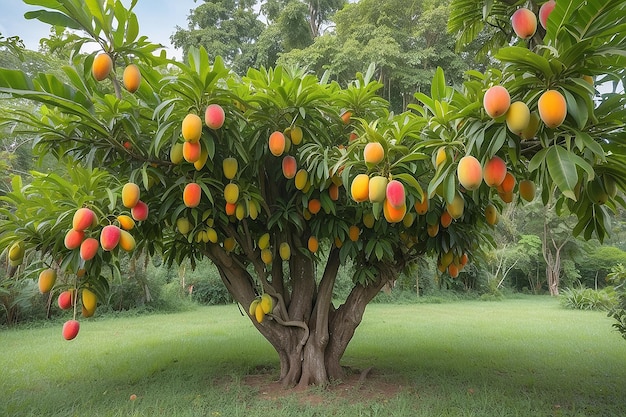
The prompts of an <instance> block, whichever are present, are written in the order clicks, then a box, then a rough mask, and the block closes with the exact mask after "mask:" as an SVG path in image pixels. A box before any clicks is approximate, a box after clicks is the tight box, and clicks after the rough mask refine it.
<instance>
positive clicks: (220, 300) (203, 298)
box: [190, 280, 233, 305]
mask: <svg viewBox="0 0 626 417" xmlns="http://www.w3.org/2000/svg"><path fill="white" fill-rule="evenodd" d="M190 294H191V299H192V300H193V301H195V302H197V303H200V304H207V305H218V304H228V303H232V301H233V298H232V297H231V296H230V294H229V293H228V290H227V289H226V287H225V286H224V284H223V283H222V281H215V280H211V281H201V282H198V283H196V284H192V285H191V289H190Z"/></svg>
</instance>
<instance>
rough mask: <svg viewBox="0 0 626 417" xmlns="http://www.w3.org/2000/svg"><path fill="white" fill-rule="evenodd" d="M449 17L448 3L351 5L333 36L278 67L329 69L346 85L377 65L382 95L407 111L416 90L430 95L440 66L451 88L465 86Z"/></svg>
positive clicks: (295, 52)
mask: <svg viewBox="0 0 626 417" xmlns="http://www.w3.org/2000/svg"><path fill="white" fill-rule="evenodd" d="M448 14H449V8H448V2H443V3H441V2H439V3H436V4H435V3H431V2H426V1H414V2H410V3H408V4H407V2H404V1H385V2H377V1H369V0H363V1H360V2H358V3H351V4H348V5H346V7H344V8H343V9H341V10H340V11H339V12H337V13H336V14H335V15H334V17H333V23H334V28H333V30H332V31H329V32H328V33H326V34H324V35H322V36H320V37H318V38H316V39H315V40H314V43H313V45H311V46H309V47H307V48H306V49H294V50H292V51H290V52H288V53H285V54H283V55H282V56H281V58H280V60H279V61H278V62H279V63H281V64H288V65H305V66H306V67H308V68H311V69H313V70H315V71H316V73H317V74H320V75H321V74H322V73H323V72H324V71H326V70H328V71H330V73H331V74H332V76H333V77H336V78H337V80H339V82H341V83H345V82H347V81H348V80H350V79H351V77H352V74H354V73H356V72H357V71H360V70H362V68H365V67H367V66H368V65H369V64H370V63H372V62H373V63H375V64H376V66H377V71H378V72H377V74H376V76H377V77H378V79H379V81H380V82H381V83H382V84H383V90H382V92H381V93H380V94H381V95H382V96H383V97H385V98H386V99H387V100H388V101H389V102H390V103H391V106H392V109H394V110H395V111H403V110H405V109H406V106H407V105H408V103H410V102H412V101H413V100H414V99H413V94H414V93H415V91H423V92H428V91H429V90H430V83H431V80H432V78H433V75H434V73H435V70H436V68H437V67H442V68H443V69H444V70H445V71H446V76H447V79H448V81H449V82H451V83H458V82H460V81H461V79H462V74H463V72H464V71H465V70H466V69H467V68H468V64H467V61H465V60H464V59H463V57H462V56H460V55H459V54H455V53H454V39H453V38H451V37H450V36H448V35H447V34H446V33H445V31H444V30H442V29H441V28H442V27H445V25H446V22H447V19H448Z"/></svg>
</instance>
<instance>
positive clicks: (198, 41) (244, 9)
mask: <svg viewBox="0 0 626 417" xmlns="http://www.w3.org/2000/svg"><path fill="white" fill-rule="evenodd" d="M256 5H257V2H256V0H204V1H203V2H202V3H201V4H200V5H199V6H198V7H196V8H195V9H193V10H192V11H191V14H190V15H189V16H188V17H187V20H188V25H187V28H181V27H179V26H177V27H176V32H175V33H174V34H173V35H172V36H171V41H172V44H173V45H174V47H176V48H181V49H182V50H183V56H186V54H187V52H188V50H189V48H190V47H198V46H203V47H204V48H206V50H207V51H210V56H211V58H212V59H214V58H215V57H217V56H221V57H223V58H224V59H225V60H226V61H227V62H228V63H229V64H230V65H231V66H232V68H233V70H235V71H237V72H239V73H245V71H246V69H247V68H248V67H249V66H251V65H254V64H255V63H256V51H255V46H254V44H255V43H256V41H257V40H258V38H259V36H260V35H261V33H262V32H263V29H264V25H263V23H262V22H261V21H260V20H259V19H258V17H259V14H258V12H257V11H255V7H256Z"/></svg>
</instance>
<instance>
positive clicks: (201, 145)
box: [0, 0, 626, 386]
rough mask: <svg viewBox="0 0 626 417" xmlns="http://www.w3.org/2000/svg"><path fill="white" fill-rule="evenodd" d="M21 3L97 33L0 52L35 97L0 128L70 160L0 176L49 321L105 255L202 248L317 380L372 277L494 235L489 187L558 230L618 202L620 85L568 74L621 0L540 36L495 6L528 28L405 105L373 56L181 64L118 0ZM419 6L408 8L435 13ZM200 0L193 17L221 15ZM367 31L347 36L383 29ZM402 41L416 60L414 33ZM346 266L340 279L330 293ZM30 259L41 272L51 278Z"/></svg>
mask: <svg viewBox="0 0 626 417" xmlns="http://www.w3.org/2000/svg"><path fill="white" fill-rule="evenodd" d="M26 3H28V4H30V5H33V6H37V7H39V9H38V10H33V11H31V12H28V13H27V15H26V17H27V18H38V19H40V20H42V21H45V22H48V23H53V24H55V25H62V26H66V27H68V28H71V29H74V30H78V31H80V36H81V38H80V41H79V43H80V42H82V43H87V42H91V43H95V44H96V45H97V46H98V48H99V49H100V50H99V51H97V52H94V53H91V54H83V53H79V54H72V55H71V60H70V61H69V62H67V64H66V65H64V66H63V67H62V70H63V76H57V75H55V74H52V73H48V72H42V73H39V74H37V75H36V76H34V77H30V76H28V74H26V73H25V72H23V71H21V70H14V69H7V68H0V93H2V94H4V95H5V96H6V97H10V98H19V99H25V100H30V101H32V102H34V103H36V104H37V105H38V106H39V107H38V111H37V112H32V111H25V110H23V109H19V108H14V109H7V111H6V112H4V113H3V114H2V115H0V120H1V122H2V124H3V126H10V127H11V128H12V129H13V132H17V133H19V134H24V135H32V136H33V137H34V138H35V151H36V152H37V153H39V154H51V155H53V156H55V157H56V158H57V159H58V160H59V163H60V164H69V166H70V169H69V172H70V178H63V177H61V176H59V175H56V174H38V173H33V174H32V175H33V178H34V179H33V181H32V182H31V183H29V184H24V183H23V181H22V180H21V178H20V177H19V176H15V177H14V178H13V180H12V183H11V190H10V192H8V193H7V194H6V195H5V196H3V197H1V198H0V201H2V203H3V206H2V207H1V208H0V216H2V217H1V220H0V250H2V251H3V253H5V254H6V255H7V258H6V259H7V263H8V265H9V268H10V271H11V273H12V274H15V276H16V277H22V276H29V277H35V276H37V274H38V273H40V272H42V271H44V272H46V273H45V274H44V275H43V277H44V278H43V280H44V281H45V282H46V283H47V284H48V285H45V286H42V287H41V288H43V289H45V290H52V291H55V292H59V293H61V295H62V297H61V298H60V299H59V302H60V304H61V306H62V307H66V308H69V309H72V310H73V315H72V320H70V321H71V323H70V324H71V325H69V326H68V329H67V330H66V329H64V336H66V338H68V339H71V338H73V337H75V336H76V332H77V331H78V325H77V323H76V322H75V321H74V320H75V319H76V318H78V315H79V314H80V311H81V310H82V314H83V315H84V316H90V315H92V314H94V312H95V308H96V305H97V299H98V298H101V297H103V296H104V294H105V293H106V291H107V288H108V285H109V282H110V280H112V279H115V278H116V277H119V276H120V275H121V274H122V273H123V271H121V270H120V259H122V258H124V257H126V256H135V255H133V254H137V253H139V252H141V251H145V252H146V253H148V254H150V255H154V254H157V253H158V254H160V255H161V256H163V258H164V259H165V260H166V261H167V262H169V263H180V262H182V261H184V260H191V261H192V262H195V261H197V260H198V259H204V258H206V259H209V260H211V261H212V262H213V263H214V264H215V265H216V267H217V269H218V271H219V273H220V276H221V278H222V280H223V283H224V285H225V286H226V288H227V289H228V290H229V292H230V293H231V294H232V295H233V298H234V299H235V300H236V301H237V302H238V303H240V304H241V306H243V308H244V309H245V310H246V311H248V313H249V316H250V320H251V323H252V324H253V325H254V326H255V327H256V328H257V329H258V330H259V332H261V334H263V336H264V337H265V338H266V339H267V340H268V341H269V342H270V343H271V344H272V346H273V347H274V348H275V349H276V352H277V355H278V357H279V361H280V364H281V374H280V380H281V382H282V383H284V384H285V385H286V386H293V385H296V384H299V385H308V384H326V383H328V382H329V381H330V379H340V378H341V376H342V375H343V369H342V368H341V365H340V359H341V357H342V355H343V353H344V352H345V349H346V348H347V346H348V343H349V342H350V340H351V339H352V336H353V335H354V332H355V330H356V328H357V327H358V325H359V323H360V322H361V319H362V317H363V313H364V310H365V307H366V305H367V304H368V302H369V301H371V300H372V298H373V297H374V296H375V295H376V294H377V293H378V292H379V291H380V289H381V288H382V287H383V286H384V285H385V284H387V283H389V282H393V280H395V279H396V277H397V275H398V274H399V272H400V271H403V270H406V269H407V268H409V267H410V266H411V265H412V264H414V263H415V262H417V261H418V260H419V259H421V258H423V257H425V256H433V257H435V258H436V259H437V263H438V268H439V270H440V272H441V273H442V274H445V275H446V276H449V277H450V278H451V279H456V277H458V276H459V274H462V273H463V272H462V270H463V268H464V267H465V265H466V264H467V263H468V262H471V261H472V259H473V258H474V257H475V256H476V254H477V253H479V252H480V251H481V250H482V248H483V247H484V245H489V244H490V243H493V240H492V237H491V234H490V230H492V226H493V224H494V221H493V220H494V216H495V217H497V213H498V211H499V210H501V209H502V208H503V207H506V205H507V204H524V201H526V200H532V199H533V198H534V194H535V189H537V190H538V193H539V194H540V195H541V201H542V203H543V204H545V205H548V204H554V205H555V207H556V208H557V211H559V212H568V213H574V214H575V215H576V225H575V226H574V229H573V233H574V234H575V235H581V236H583V237H585V238H587V239H589V238H591V237H593V236H596V237H597V238H598V239H599V240H603V239H604V238H605V237H606V235H607V234H608V233H609V232H610V216H611V212H612V211H614V210H615V209H616V207H617V206H618V205H622V206H623V205H624V203H625V202H624V200H623V197H622V193H621V191H623V190H624V189H626V168H625V166H626V165H625V164H624V162H625V158H626V155H625V154H624V152H623V145H624V123H625V122H624V120H626V118H625V117H624V116H625V114H624V111H625V110H624V99H625V97H624V95H623V93H621V92H612V93H608V94H605V95H597V91H596V89H595V85H594V83H593V79H592V80H591V82H590V81H589V79H588V77H589V76H594V77H596V79H599V80H600V81H602V80H604V79H605V78H610V79H620V80H621V79H623V76H624V71H625V70H624V68H626V66H624V58H623V56H624V52H625V51H626V35H624V33H626V31H623V30H622V29H623V28H624V25H625V24H626V3H624V2H611V3H607V2H605V1H604V0H586V1H583V0H574V1H571V2H568V3H565V2H559V3H557V4H556V5H555V7H554V10H553V11H552V12H551V13H550V15H549V18H548V20H547V27H546V31H545V34H543V33H542V32H536V33H534V34H532V33H531V34H528V33H527V32H528V25H529V24H530V27H531V28H532V18H531V17H530V16H531V15H532V16H533V17H534V16H536V12H537V11H538V9H539V5H538V4H535V3H532V2H531V3H529V4H530V5H531V6H532V10H529V9H524V11H523V12H522V13H524V15H523V16H522V17H523V18H524V19H526V20H523V22H522V23H523V24H522V23H519V21H518V19H517V18H515V19H513V26H514V29H516V30H515V32H516V33H517V34H518V35H519V36H523V37H525V38H527V39H526V40H519V41H518V42H517V43H516V44H515V45H513V46H506V47H502V48H500V49H499V50H498V52H497V53H496V54H495V56H494V58H495V59H496V60H497V62H498V65H497V67H496V66H494V67H492V68H489V69H488V70H487V71H485V72H484V73H481V72H478V71H468V72H467V73H466V74H465V76H464V78H463V82H462V83H461V84H458V85H457V86H456V87H453V86H451V83H450V79H449V78H447V77H446V76H445V72H444V70H443V69H442V68H438V69H436V70H435V71H434V76H433V79H432V80H431V83H430V89H429V91H418V92H416V93H415V94H414V95H413V98H414V100H415V102H414V103H412V104H409V105H408V110H407V111H404V112H392V111H390V105H389V101H388V100H386V98H385V97H381V95H380V94H379V92H380V91H381V90H382V89H383V88H384V87H385V85H384V83H383V82H384V81H385V77H382V78H381V79H380V80H379V79H377V78H378V77H376V74H377V72H376V71H377V70H376V66H374V65H371V66H370V67H369V68H368V70H367V71H365V72H364V73H361V72H357V73H356V74H355V77H354V79H353V80H352V81H351V82H349V83H346V84H344V85H341V84H340V83H338V82H336V81H331V80H330V76H329V75H326V76H322V77H318V76H316V75H313V74H311V73H307V72H306V71H304V70H302V69H299V68H294V67H290V66H276V67H261V68H249V69H248V70H247V71H246V72H245V75H238V74H237V73H235V72H233V71H231V70H230V69H229V68H228V67H227V66H226V65H225V63H224V59H223V58H221V57H219V56H212V55H210V54H209V52H208V51H207V49H206V48H202V47H201V48H189V50H188V52H187V61H186V62H185V63H181V62H176V61H172V60H169V59H167V57H165V56H164V55H159V56H157V55H155V51H157V50H158V45H153V44H151V43H150V42H149V41H148V40H147V39H146V38H145V37H141V36H140V35H139V33H140V30H139V24H138V22H137V18H136V16H135V15H134V13H133V12H132V7H133V5H134V4H135V2H133V3H132V4H131V7H130V8H128V9H127V8H125V7H124V6H123V5H122V4H121V2H113V1H107V2H105V3H102V2H98V1H86V2H82V1H79V0H63V1H58V2H50V1H47V0H28V1H27V2H26ZM374 3H375V2H368V1H364V4H370V5H371V6H372V7H373V8H374V7H378V6H377V4H378V3H376V4H374ZM390 3H392V4H393V2H390ZM490 3H491V2H490ZM220 4H226V2H205V5H206V7H217V6H218V5H220ZM238 4H239V3H238ZM241 7H242V8H243V11H244V12H246V10H249V7H250V5H249V4H248V3H243V2H242V3H241ZM351 7H352V8H353V9H358V7H359V6H358V5H353V6H351ZM381 7H382V6H381ZM232 10H233V8H228V7H225V8H224V13H228V12H229V11H232ZM346 10H348V11H349V10H350V8H347V9H346ZM429 10H431V11H432V13H430V14H421V15H420V18H422V17H423V16H428V19H429V20H430V21H438V22H440V21H441V19H442V16H443V14H440V12H441V11H440V10H438V9H437V8H434V7H433V8H431V9H429ZM218 12H219V13H218ZM220 13H222V12H220V11H219V10H218V9H216V13H215V15H214V16H213V17H212V18H213V19H217V20H215V21H214V22H213V23H214V24H220V25H221V23H225V22H226V21H228V22H230V20H226V19H224V18H223V15H220ZM246 13H247V12H246ZM346 13H347V12H346ZM244 14H245V13H244ZM363 16H367V14H363ZM380 16H381V18H385V17H386V18H389V19H392V20H393V19H395V17H394V15H393V14H392V13H391V10H389V12H388V13H381V15H380ZM339 21H342V20H341V14H339V17H338V22H339ZM342 22H343V23H342V24H345V25H346V26H349V25H350V24H351V23H350V22H348V21H342ZM364 22H366V20H364ZM529 22H530V23H529ZM542 22H543V21H542ZM403 24H404V23H403ZM520 25H521V27H520ZM535 26H536V17H535ZM357 29H358V25H357V27H356V28H355V30H357ZM371 29H373V30H372V31H371V32H368V33H363V34H362V36H363V39H365V40H366V42H367V44H369V41H370V40H371V39H376V43H379V44H380V42H387V43H388V44H389V45H391V46H393V44H394V41H396V42H397V38H393V39H392V33H391V32H389V31H386V29H385V28H384V27H382V26H381V27H380V29H379V28H374V27H371ZM417 30H418V31H420V32H423V33H424V34H425V36H424V38H423V39H428V38H429V36H431V35H432V36H436V35H437V33H436V31H432V29H425V28H419V29H417ZM431 31H432V32H431ZM235 32H236V31H235ZM518 32H519V33H518ZM220 33H222V32H220ZM228 33H229V31H228V30H224V34H228ZM372 33H373V34H374V35H375V36H374V38H371V39H367V38H368V36H369V35H371V34H372ZM520 33H521V34H520ZM429 34H430V35H429ZM542 35H543V36H542ZM394 36H395V35H394ZM321 38H322V37H320V39H321ZM528 39H530V40H528ZM359 41H360V40H359V39H358V38H357V39H355V40H349V39H346V43H350V42H359ZM362 45H366V43H363V44H362ZM414 48H415V49H418V48H421V49H419V51H420V52H424V53H425V54H426V55H424V56H425V57H429V58H428V59H431V58H432V56H431V55H428V54H430V53H431V52H432V51H431V52H429V51H427V49H428V45H427V44H419V43H418V44H415V45H414ZM373 49H376V48H375V47H374V48H373ZM389 50H390V49H389V48H385V50H384V51H383V52H384V53H387V52H388V51H389ZM391 50H393V48H391ZM227 53H230V52H228V51H227ZM230 61H234V58H233V56H231V57H230V58H229V62H230ZM383 61H385V58H383ZM387 64H388V63H387V62H382V63H381V64H380V69H381V71H382V70H384V69H385V67H384V65H387ZM378 74H382V73H378ZM381 81H383V82H381ZM86 242H88V243H86ZM348 264H349V265H352V266H353V269H354V275H353V288H352V290H351V292H350V294H349V295H348V296H347V298H346V299H345V300H342V303H341V304H340V305H335V300H333V299H332V289H333V287H334V285H335V282H336V276H337V272H338V270H339V268H340V267H341V266H342V265H348ZM50 270H52V271H54V272H55V274H58V275H59V276H60V278H58V283H54V280H52V281H53V285H52V286H50V285H49V284H50V281H51V279H50V277H51V276H52V275H53V273H52V272H50ZM55 276H56V275H55ZM41 279H42V278H41V275H40V280H41ZM78 294H80V296H81V297H80V299H79V297H78V296H77V295H78Z"/></svg>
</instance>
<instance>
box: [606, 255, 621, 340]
mask: <svg viewBox="0 0 626 417" xmlns="http://www.w3.org/2000/svg"><path fill="white" fill-rule="evenodd" d="M607 279H608V280H609V282H610V283H611V284H613V285H614V288H613V289H614V291H615V305H614V306H613V308H611V310H609V317H612V318H614V319H615V320H616V321H617V323H613V327H615V328H616V329H617V330H618V331H619V332H620V333H621V334H622V337H623V338H624V339H626V267H624V265H622V264H619V265H617V266H615V267H614V268H613V269H612V271H611V273H610V274H609V275H608V276H607Z"/></svg>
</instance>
